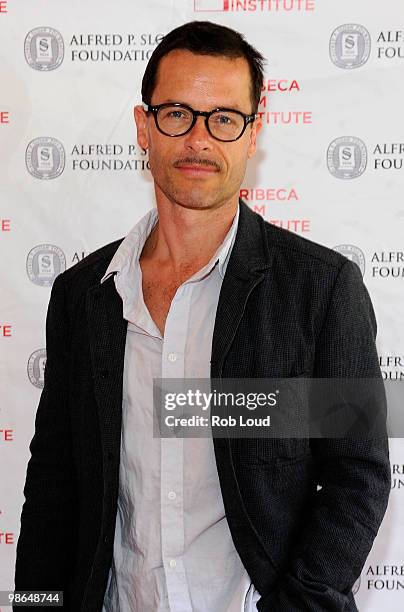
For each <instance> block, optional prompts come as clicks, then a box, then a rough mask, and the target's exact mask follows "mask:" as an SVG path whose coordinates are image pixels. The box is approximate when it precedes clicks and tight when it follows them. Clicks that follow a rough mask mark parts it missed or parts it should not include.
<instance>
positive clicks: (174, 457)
mask: <svg viewBox="0 0 404 612" xmlns="http://www.w3.org/2000/svg"><path fill="white" fill-rule="evenodd" d="M191 297H192V284H191V283H190V284H184V285H181V286H180V287H179V288H178V289H177V292H176V294H175V296H174V298H173V300H172V302H171V306H170V309H169V313H168V316H167V319H166V324H165V330H164V341H163V351H162V378H184V372H185V343H186V337H187V329H188V319H189V312H190V307H191ZM183 442H184V440H183V438H181V437H179V438H161V548H162V559H163V565H164V571H165V576H166V584H167V593H168V599H169V603H170V609H171V610H173V611H174V610H175V612H192V604H191V598H190V594H189V589H188V583H187V578H186V573H185V567H184V557H183V555H184V546H185V542H184V536H185V533H184V483H183V475H184V453H183V451H184V448H183Z"/></svg>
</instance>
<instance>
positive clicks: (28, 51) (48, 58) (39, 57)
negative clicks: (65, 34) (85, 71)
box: [24, 28, 65, 72]
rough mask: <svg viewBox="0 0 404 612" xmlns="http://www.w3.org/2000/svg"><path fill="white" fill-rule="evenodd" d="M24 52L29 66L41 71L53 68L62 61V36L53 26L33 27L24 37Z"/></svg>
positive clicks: (63, 49) (63, 47)
mask: <svg viewBox="0 0 404 612" xmlns="http://www.w3.org/2000/svg"><path fill="white" fill-rule="evenodd" d="M24 53H25V59H26V60H27V62H28V64H29V65H30V66H31V68H34V69H35V70H41V71H42V72H46V71H48V70H55V68H58V67H59V66H60V64H61V63H62V62H63V56H64V53H65V46H64V43H63V38H62V37H61V35H60V33H59V32H58V31H57V30H54V29H53V28H35V29H34V30H31V31H30V32H28V34H27V35H26V37H25V42H24Z"/></svg>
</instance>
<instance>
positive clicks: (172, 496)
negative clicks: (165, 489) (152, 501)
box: [168, 491, 177, 499]
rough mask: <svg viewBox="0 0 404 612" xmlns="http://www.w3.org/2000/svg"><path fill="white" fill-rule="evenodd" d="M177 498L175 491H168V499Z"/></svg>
mask: <svg viewBox="0 0 404 612" xmlns="http://www.w3.org/2000/svg"><path fill="white" fill-rule="evenodd" d="M176 497H177V495H176V493H175V491H170V492H169V494H168V499H175V498H176Z"/></svg>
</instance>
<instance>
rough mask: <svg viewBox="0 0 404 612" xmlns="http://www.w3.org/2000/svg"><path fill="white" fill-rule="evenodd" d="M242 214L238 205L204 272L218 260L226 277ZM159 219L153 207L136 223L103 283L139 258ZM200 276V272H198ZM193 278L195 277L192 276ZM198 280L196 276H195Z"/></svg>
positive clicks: (116, 255) (117, 252)
mask: <svg viewBox="0 0 404 612" xmlns="http://www.w3.org/2000/svg"><path fill="white" fill-rule="evenodd" d="M239 215H240V205H238V206H237V212H236V214H235V216H234V218H233V222H232V224H231V227H230V229H229V231H228V232H227V234H226V236H225V238H224V240H223V242H222V244H221V245H219V247H218V249H217V250H216V252H215V253H214V255H213V256H212V258H211V259H210V261H209V262H208V263H207V264H206V266H204V267H203V270H200V272H201V273H202V271H203V272H204V273H207V272H208V271H209V270H210V269H211V268H213V267H214V265H215V264H216V263H217V262H218V264H219V265H218V269H219V274H220V276H221V277H222V279H223V278H224V275H225V273H226V269H227V264H228V262H229V258H230V253H231V251H232V248H233V244H234V240H235V237H236V233H237V227H238V220H239ZM157 221H158V211H157V208H152V209H151V210H149V211H148V212H147V213H146V214H145V215H144V216H143V217H142V218H141V219H140V221H138V222H137V223H136V225H135V226H134V227H133V228H132V229H131V230H130V232H129V234H128V235H127V236H126V238H124V240H123V241H122V242H121V244H120V245H119V247H118V249H117V251H116V252H115V254H114V256H113V258H112V259H111V261H110V264H109V266H108V268H107V270H106V272H105V274H104V276H103V277H102V279H101V283H103V282H104V281H105V280H107V278H109V276H111V274H114V273H115V272H116V273H122V272H123V271H124V270H125V269H127V268H128V267H129V266H130V264H131V262H132V261H133V260H134V259H139V258H140V254H141V252H142V249H143V247H144V244H145V242H146V240H147V237H148V236H149V234H150V232H151V231H152V229H153V227H154V226H155V225H156V223H157ZM197 275H198V277H199V273H197ZM192 278H193V277H192ZM195 280H196V278H195Z"/></svg>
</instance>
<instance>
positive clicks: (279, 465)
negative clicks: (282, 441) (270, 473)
mask: <svg viewBox="0 0 404 612" xmlns="http://www.w3.org/2000/svg"><path fill="white" fill-rule="evenodd" d="M314 477H315V462H314V458H313V456H312V455H311V453H306V454H304V455H300V456H297V457H293V458H288V459H286V458H284V457H278V458H277V459H276V461H275V468H274V478H273V485H274V488H275V489H276V490H277V491H284V490H286V489H288V488H291V487H299V488H300V487H302V486H303V485H304V483H305V482H309V481H311V480H312V479H314Z"/></svg>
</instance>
